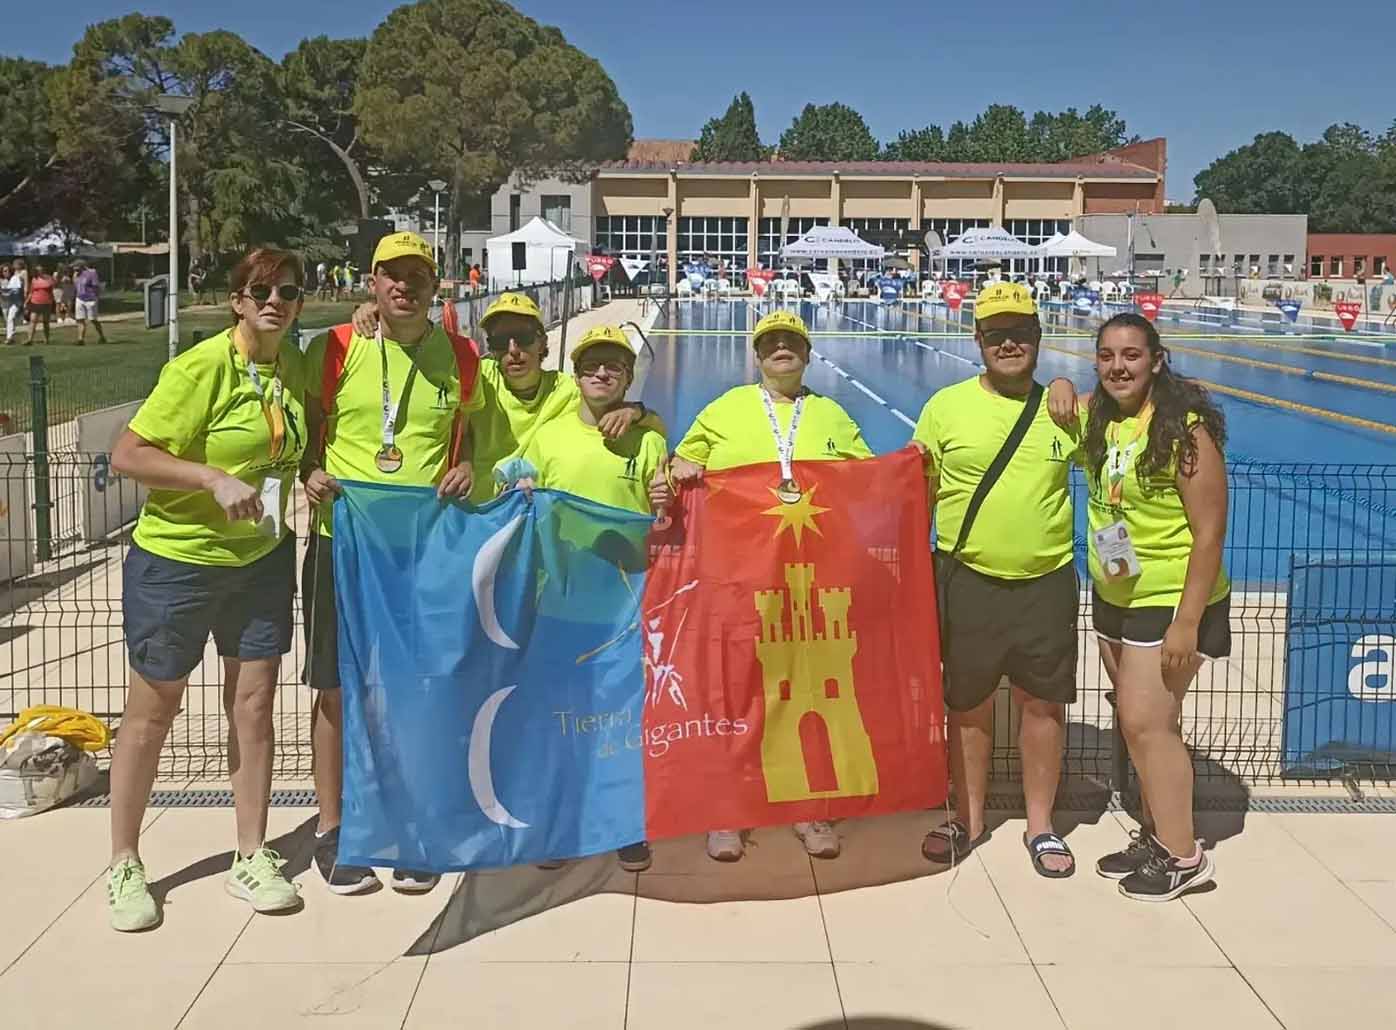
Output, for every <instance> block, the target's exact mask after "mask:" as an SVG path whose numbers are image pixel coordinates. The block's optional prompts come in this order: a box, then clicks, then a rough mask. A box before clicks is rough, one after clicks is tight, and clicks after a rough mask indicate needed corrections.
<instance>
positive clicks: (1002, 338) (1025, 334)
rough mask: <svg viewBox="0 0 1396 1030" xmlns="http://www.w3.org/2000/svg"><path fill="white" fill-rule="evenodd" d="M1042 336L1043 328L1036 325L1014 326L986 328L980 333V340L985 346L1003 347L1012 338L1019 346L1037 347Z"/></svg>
mask: <svg viewBox="0 0 1396 1030" xmlns="http://www.w3.org/2000/svg"><path fill="white" fill-rule="evenodd" d="M1041 338H1042V330H1041V329H1039V328H1038V327H1037V326H1034V325H1026V326H1014V327H1013V328H1011V329H984V330H982V331H981V332H980V334H979V342H980V343H981V344H983V345H984V346H985V347H994V348H998V347H1002V346H1003V345H1004V344H1005V343H1007V342H1008V341H1009V340H1012V341H1013V342H1014V343H1016V344H1017V345H1018V346H1019V347H1036V346H1037V344H1038V341H1039V340H1040V339H1041Z"/></svg>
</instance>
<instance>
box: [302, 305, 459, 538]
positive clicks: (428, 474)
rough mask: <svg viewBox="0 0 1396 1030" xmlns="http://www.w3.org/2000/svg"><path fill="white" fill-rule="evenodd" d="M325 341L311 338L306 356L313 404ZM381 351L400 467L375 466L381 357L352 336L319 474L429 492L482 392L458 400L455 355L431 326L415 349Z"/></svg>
mask: <svg viewBox="0 0 1396 1030" xmlns="http://www.w3.org/2000/svg"><path fill="white" fill-rule="evenodd" d="M328 341H329V334H328V333H326V334H323V335H321V336H318V337H316V339H315V340H314V341H313V342H312V343H311V345H310V347H309V349H308V350H307V351H306V355H305V356H306V389H307V391H308V392H309V394H310V395H311V396H312V397H315V398H317V399H319V398H320V391H321V380H322V376H323V370H324V365H325V349H326V346H327V344H328ZM383 345H384V353H386V354H387V358H388V389H389V392H390V393H391V395H392V398H393V400H394V401H396V402H397V405H398V413H397V423H396V429H395V431H394V445H395V446H396V447H397V448H398V450H400V451H402V467H401V468H400V469H398V470H397V471H396V472H383V471H381V470H380V469H379V468H378V466H377V464H376V463H375V461H374V458H375V455H377V453H378V450H379V448H381V447H382V446H383V364H382V357H381V356H380V354H379V350H378V344H377V341H375V340H374V339H373V338H372V337H366V336H360V335H359V334H358V333H354V334H353V335H352V336H351V337H350V339H349V349H348V352H347V353H346V354H345V356H344V370H343V371H342V372H341V373H340V377H339V388H338V390H337V391H336V393H335V399H334V411H333V413H331V414H330V416H329V420H328V421H329V431H328V434H327V436H326V440H325V459H324V460H325V471H326V472H328V473H329V474H330V475H331V476H334V477H335V478H336V479H354V480H360V481H362V482H367V483H396V484H399V485H402V486H432V485H433V484H435V483H437V482H439V481H440V480H441V477H442V476H443V475H445V474H446V463H447V461H448V460H449V458H450V452H451V443H452V440H451V428H452V425H453V424H454V421H455V416H456V412H457V411H461V412H463V413H464V414H466V415H469V414H470V413H471V412H474V411H477V410H478V409H479V408H480V406H481V405H482V404H483V403H484V401H483V398H482V397H481V395H480V389H479V387H478V385H477V387H476V389H475V390H474V392H473V393H472V394H471V396H469V397H467V398H464V399H463V400H462V398H461V395H460V372H459V369H458V367H457V365H456V354H455V351H454V350H453V349H452V347H451V341H450V339H449V338H448V337H447V336H446V333H445V332H444V331H443V330H442V329H441V327H440V326H432V328H431V329H430V330H429V331H428V333H427V335H426V336H425V337H423V338H422V339H421V340H419V341H418V342H417V343H415V344H411V345H408V346H404V345H402V344H400V343H398V342H397V341H395V340H389V339H386V338H385V339H384V341H383ZM414 369H415V372H414ZM320 532H322V533H324V534H326V535H328V534H329V532H330V520H329V519H328V518H326V519H322V520H321V526H320Z"/></svg>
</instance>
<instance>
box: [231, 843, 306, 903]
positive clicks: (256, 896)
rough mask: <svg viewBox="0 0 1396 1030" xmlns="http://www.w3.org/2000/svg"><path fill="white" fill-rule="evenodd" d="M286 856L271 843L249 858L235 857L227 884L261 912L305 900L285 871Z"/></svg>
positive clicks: (235, 895)
mask: <svg viewBox="0 0 1396 1030" xmlns="http://www.w3.org/2000/svg"><path fill="white" fill-rule="evenodd" d="M285 864H286V860H285V859H284V858H282V857H281V856H280V855H278V854H277V853H276V852H275V851H273V850H272V849H271V848H268V847H260V848H258V849H257V850H256V851H254V852H252V854H251V855H249V856H248V857H247V858H243V857H242V855H235V856H234V857H233V868H232V869H231V870H230V871H229V872H228V879H227V881H226V888H227V891H228V893H229V894H231V895H232V896H233V897H235V898H241V899H242V900H243V901H245V902H247V903H248V904H249V905H251V906H252V907H253V908H254V909H256V910H257V911H258V912H283V911H285V910H286V909H288V908H295V907H296V906H297V905H299V904H300V903H301V895H300V891H299V890H298V889H297V888H296V885H295V884H294V883H292V882H291V881H290V880H288V879H286V877H284V876H282V875H281V867H282V866H284V865H285Z"/></svg>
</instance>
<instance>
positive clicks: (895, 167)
mask: <svg viewBox="0 0 1396 1030" xmlns="http://www.w3.org/2000/svg"><path fill="white" fill-rule="evenodd" d="M670 168H678V169H679V170H681V171H682V172H684V174H686V175H688V174H699V175H702V174H708V175H750V174H752V173H753V172H755V173H757V174H758V175H762V176H771V177H774V176H782V175H828V174H830V173H831V172H834V171H837V172H838V173H839V174H840V175H844V176H858V175H942V176H949V177H955V178H966V179H993V178H997V177H998V176H1003V177H1004V178H1009V179H1012V178H1024V179H1031V178H1039V177H1041V176H1044V175H1047V176H1067V177H1072V178H1074V177H1076V176H1082V177H1084V178H1091V177H1093V176H1110V177H1113V178H1124V179H1155V178H1157V177H1158V173H1157V172H1154V171H1151V170H1149V169H1146V168H1141V167H1140V166H1138V165H1135V164H1131V163H1126V162H1122V161H1115V160H1099V161H1063V162H1060V163H1053V164H1045V163H1044V164H1029V163H1023V164H1012V163H1005V164H994V163H990V162H986V163H983V164H955V163H949V162H936V161H931V162H926V161H710V162H709V161H700V162H695V163H684V162H681V161H666V160H627V161H608V162H606V163H605V164H602V165H601V166H600V170H601V172H603V173H605V172H612V173H616V172H667V171H668V170H669V169H670Z"/></svg>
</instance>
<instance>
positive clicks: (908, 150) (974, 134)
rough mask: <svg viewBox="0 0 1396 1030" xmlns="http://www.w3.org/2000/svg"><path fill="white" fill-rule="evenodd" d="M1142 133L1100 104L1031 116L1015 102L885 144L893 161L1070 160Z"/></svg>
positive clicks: (905, 133) (910, 132)
mask: <svg viewBox="0 0 1396 1030" xmlns="http://www.w3.org/2000/svg"><path fill="white" fill-rule="evenodd" d="M1138 138H1139V137H1137V136H1130V135H1129V133H1128V130H1127V129H1126V126H1125V121H1124V119H1123V118H1121V117H1120V116H1119V115H1118V114H1116V113H1115V112H1114V111H1111V110H1107V109H1106V108H1104V107H1101V106H1100V105H1099V104H1095V105H1093V106H1091V107H1090V108H1088V109H1087V111H1086V113H1085V114H1081V113H1080V112H1079V111H1077V110H1076V108H1074V107H1068V108H1067V109H1066V110H1065V111H1061V112H1059V113H1057V114H1052V113H1050V112H1048V111H1038V112H1037V113H1036V114H1034V115H1033V116H1032V118H1031V120H1029V119H1028V118H1026V117H1025V116H1024V114H1023V112H1022V111H1021V110H1019V109H1018V108H1016V107H1014V106H1012V105H1011V104H991V105H989V107H987V108H985V109H984V111H983V112H982V113H980V114H979V115H978V116H977V117H976V118H975V119H974V121H972V122H970V123H965V122H963V121H956V122H954V123H953V124H951V126H950V128H949V130H946V131H943V130H942V129H941V127H940V126H938V125H928V126H926V127H925V128H924V129H914V130H903V131H902V132H900V133H899V134H898V135H897V138H896V140H894V141H893V142H892V143H889V144H888V145H887V148H886V151H885V155H884V156H886V157H887V158H888V160H892V161H970V162H1001V161H1069V160H1071V159H1072V158H1075V157H1083V156H1085V155H1087V154H1098V153H1100V152H1102V151H1105V150H1110V149H1113V148H1114V147H1119V146H1123V145H1124V144H1126V143H1132V142H1136V141H1137V140H1138Z"/></svg>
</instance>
